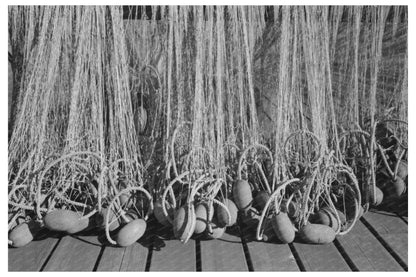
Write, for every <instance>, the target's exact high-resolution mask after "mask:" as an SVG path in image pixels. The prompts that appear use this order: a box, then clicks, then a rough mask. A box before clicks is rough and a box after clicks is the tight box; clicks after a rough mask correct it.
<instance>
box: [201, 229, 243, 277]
mask: <svg viewBox="0 0 416 277" xmlns="http://www.w3.org/2000/svg"><path fill="white" fill-rule="evenodd" d="M201 265H202V271H248V266H247V262H246V259H245V255H244V248H243V244H242V242H241V238H240V237H237V236H232V235H230V234H227V233H225V234H224V235H223V236H222V237H221V238H220V239H216V240H203V241H201Z"/></svg>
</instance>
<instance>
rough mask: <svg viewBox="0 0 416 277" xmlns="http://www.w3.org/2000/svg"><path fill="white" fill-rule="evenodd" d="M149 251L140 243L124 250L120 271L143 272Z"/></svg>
mask: <svg viewBox="0 0 416 277" xmlns="http://www.w3.org/2000/svg"><path fill="white" fill-rule="evenodd" d="M148 252H149V250H148V249H147V248H146V247H144V246H142V245H141V244H140V243H135V244H133V245H132V246H130V247H127V248H126V251H125V252H124V258H123V261H122V263H121V267H120V271H144V270H145V268H146V261H147V260H146V259H147V254H148Z"/></svg>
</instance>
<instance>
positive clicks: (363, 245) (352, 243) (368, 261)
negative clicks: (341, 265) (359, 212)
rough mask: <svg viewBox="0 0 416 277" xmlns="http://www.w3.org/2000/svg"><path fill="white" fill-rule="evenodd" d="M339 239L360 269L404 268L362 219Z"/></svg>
mask: <svg viewBox="0 0 416 277" xmlns="http://www.w3.org/2000/svg"><path fill="white" fill-rule="evenodd" d="M338 241H339V243H340V245H341V246H342V248H343V249H344V250H345V252H346V253H347V255H348V256H349V257H350V259H351V261H352V262H353V263H354V265H355V266H356V267H357V268H358V270H359V271H402V270H403V269H402V268H401V267H400V265H399V264H398V263H397V262H396V261H395V260H394V259H393V257H392V256H391V255H390V254H389V253H388V251H387V250H386V249H385V248H384V247H383V245H382V244H381V243H380V242H379V241H378V240H377V239H376V237H374V235H373V234H372V233H371V232H370V231H369V230H368V229H367V228H366V227H365V226H364V224H363V223H362V222H361V221H357V223H356V224H355V225H354V228H353V229H352V230H351V231H350V232H349V233H348V234H346V235H344V236H338Z"/></svg>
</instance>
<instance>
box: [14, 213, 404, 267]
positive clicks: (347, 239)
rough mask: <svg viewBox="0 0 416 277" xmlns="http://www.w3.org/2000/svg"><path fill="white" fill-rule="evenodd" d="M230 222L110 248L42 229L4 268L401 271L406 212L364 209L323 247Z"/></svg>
mask: <svg viewBox="0 0 416 277" xmlns="http://www.w3.org/2000/svg"><path fill="white" fill-rule="evenodd" d="M253 232H254V231H253V230H249V229H247V228H244V226H235V227H233V228H231V229H230V230H227V232H226V234H224V236H223V237H222V238H220V239H218V240H200V239H191V240H190V241H189V242H188V243H187V244H182V243H180V242H179V241H178V240H175V239H173V238H167V237H166V236H163V235H161V234H163V230H159V229H158V230H149V231H148V232H147V233H148V235H146V236H145V237H143V238H142V239H140V240H139V241H138V242H137V243H135V244H134V245H132V246H130V247H127V248H121V247H114V246H110V245H109V244H108V243H107V242H106V239H105V237H104V235H103V234H100V235H99V236H97V234H96V233H95V234H91V235H88V234H83V235H73V236H69V235H67V236H62V235H60V234H50V233H46V232H45V233H44V234H41V236H40V237H39V238H38V239H37V240H36V241H33V242H31V243H30V244H29V245H27V246H25V247H22V248H9V250H8V256H9V257H8V258H9V261H8V265H9V271H407V270H408V225H407V216H400V215H398V214H396V213H390V212H383V211H371V212H368V213H367V214H365V215H364V217H363V218H361V219H360V220H359V221H358V222H357V224H356V225H355V227H354V228H353V230H352V231H351V232H350V233H348V234H347V235H345V236H341V237H337V238H336V240H335V241H334V242H333V243H331V244H327V245H310V244H303V243H301V242H296V240H295V242H294V243H291V244H277V243H266V242H258V241H255V240H253V239H252V237H253Z"/></svg>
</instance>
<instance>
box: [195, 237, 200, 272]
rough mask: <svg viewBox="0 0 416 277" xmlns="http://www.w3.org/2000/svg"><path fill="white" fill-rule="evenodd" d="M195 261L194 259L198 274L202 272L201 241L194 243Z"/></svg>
mask: <svg viewBox="0 0 416 277" xmlns="http://www.w3.org/2000/svg"><path fill="white" fill-rule="evenodd" d="M195 256H196V257H195V259H196V265H195V266H196V271H197V272H200V271H202V263H201V261H202V260H201V241H200V240H196V241H195Z"/></svg>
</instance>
